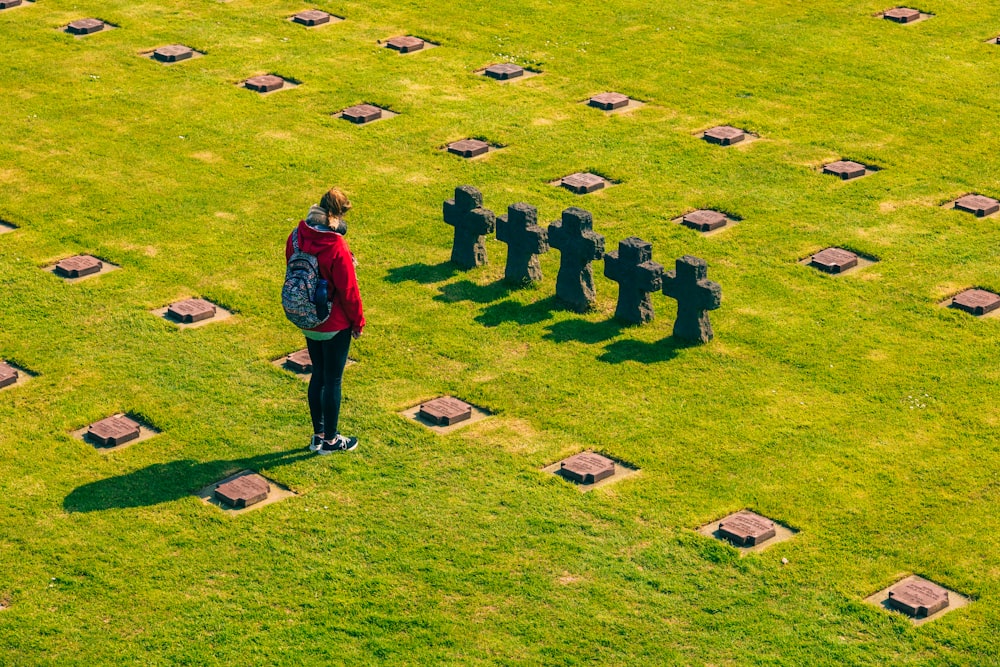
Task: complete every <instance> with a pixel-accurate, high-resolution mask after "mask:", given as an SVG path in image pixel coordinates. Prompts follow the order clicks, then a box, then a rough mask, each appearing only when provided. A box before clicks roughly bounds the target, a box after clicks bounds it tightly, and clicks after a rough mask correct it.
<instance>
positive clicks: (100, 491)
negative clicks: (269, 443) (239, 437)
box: [63, 449, 315, 512]
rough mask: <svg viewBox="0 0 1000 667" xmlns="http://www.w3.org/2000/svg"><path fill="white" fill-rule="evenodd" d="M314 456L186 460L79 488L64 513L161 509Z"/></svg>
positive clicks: (302, 452) (301, 451) (299, 452)
mask: <svg viewBox="0 0 1000 667" xmlns="http://www.w3.org/2000/svg"><path fill="white" fill-rule="evenodd" d="M311 456H315V454H313V453H312V452H309V451H307V450H305V449H295V450H292V451H287V452H276V453H273V454H261V455H260V456H253V457H250V458H245V459H231V460H228V461H225V460H220V461H206V462H203V463H199V462H198V461H192V460H190V459H185V460H181V461H171V462H169V463H155V464H153V465H151V466H146V467H145V468H142V469H140V470H136V471H133V472H130V473H127V474H125V475H119V476H118V477H108V478H107V479H102V480H99V481H97V482H90V483H89V484H84V485H83V486H78V487H77V488H75V489H73V490H72V491H71V492H70V494H69V495H68V496H66V498H65V500H63V509H64V510H66V511H67V512H99V511H102V510H109V509H125V508H129V507H148V506H150V505H158V504H160V503H167V502H171V501H174V500H179V499H180V498H184V497H185V496H189V495H191V494H193V493H194V492H195V491H197V490H198V489H200V488H202V487H203V486H205V485H206V484H210V483H212V482H213V481H217V480H220V479H222V478H224V477H225V476H226V474H228V473H233V472H236V471H237V470H243V469H250V470H257V471H259V470H262V469H270V468H274V467H277V466H283V465H288V464H289V463H295V462H296V461H301V460H302V459H305V458H309V457H311Z"/></svg>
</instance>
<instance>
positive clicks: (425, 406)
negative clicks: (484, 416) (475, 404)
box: [417, 396, 472, 426]
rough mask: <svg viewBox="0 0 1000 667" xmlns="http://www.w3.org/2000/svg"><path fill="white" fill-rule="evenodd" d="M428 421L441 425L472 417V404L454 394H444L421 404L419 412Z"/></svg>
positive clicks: (448, 424)
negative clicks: (453, 395)
mask: <svg viewBox="0 0 1000 667" xmlns="http://www.w3.org/2000/svg"><path fill="white" fill-rule="evenodd" d="M417 414H419V415H420V417H422V418H424V419H426V420H427V421H429V422H431V423H433V424H438V425H440V426H451V425H452V424H457V423H458V422H463V421H465V420H467V419H471V418H472V406H471V405H469V404H468V403H466V402H465V401H461V400H459V399H457V398H454V397H452V396H442V397H441V398H435V399H434V400H432V401H427V402H426V403H421V404H420V411H419V412H418V413H417Z"/></svg>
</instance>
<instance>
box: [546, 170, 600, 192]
mask: <svg viewBox="0 0 1000 667" xmlns="http://www.w3.org/2000/svg"><path fill="white" fill-rule="evenodd" d="M551 185H556V186H562V187H564V188H566V189H567V190H569V191H570V192H572V193H573V194H577V195H586V194H590V193H591V192H597V191H598V190H603V189H604V188H606V187H608V186H610V185H611V182H610V181H609V180H607V179H606V178H604V177H603V176H598V175H597V174H592V173H590V172H586V171H578V172H577V173H575V174H570V175H569V176H563V177H562V178H560V179H559V180H558V181H553V182H552V183H551Z"/></svg>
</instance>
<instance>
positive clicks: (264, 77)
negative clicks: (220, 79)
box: [240, 74, 299, 95]
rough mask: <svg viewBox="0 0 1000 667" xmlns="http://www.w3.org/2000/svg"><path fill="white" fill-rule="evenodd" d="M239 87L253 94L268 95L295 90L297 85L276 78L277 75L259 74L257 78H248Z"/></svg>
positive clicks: (288, 80) (294, 82) (289, 80)
mask: <svg viewBox="0 0 1000 667" xmlns="http://www.w3.org/2000/svg"><path fill="white" fill-rule="evenodd" d="M240 85H241V86H243V87H244V88H246V89H248V90H252V91H254V92H255V93H259V94H261V95H270V94H271V93H276V92H278V91H279V90H288V89H290V88H297V87H298V86H299V83H298V82H297V81H293V80H291V79H286V78H284V77H281V76H278V75H277V74H260V75H258V76H252V77H250V78H249V79H247V80H246V81H244V82H243V83H242V84H240Z"/></svg>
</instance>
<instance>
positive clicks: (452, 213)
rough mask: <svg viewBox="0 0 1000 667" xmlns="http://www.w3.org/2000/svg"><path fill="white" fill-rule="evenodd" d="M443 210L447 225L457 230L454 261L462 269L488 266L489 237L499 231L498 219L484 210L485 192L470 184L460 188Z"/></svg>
mask: <svg viewBox="0 0 1000 667" xmlns="http://www.w3.org/2000/svg"><path fill="white" fill-rule="evenodd" d="M442 208H443V214H444V221H445V224H448V225H451V226H452V227H454V228H455V235H454V238H453V240H452V244H451V261H452V262H453V263H455V264H457V265H458V266H460V267H461V268H463V269H473V268H475V267H477V266H483V265H484V264H486V263H487V262H488V260H487V256H486V235H487V234H492V233H493V230H494V229H496V216H495V215H494V214H493V211H491V210H490V209H488V208H483V193H481V192H480V191H479V190H477V189H476V188H474V187H472V186H471V185H460V186H458V187H457V188H455V196H454V197H453V198H451V199H446V200H445V202H444V206H443V207H442Z"/></svg>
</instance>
